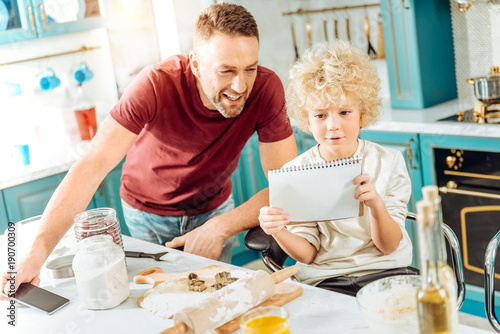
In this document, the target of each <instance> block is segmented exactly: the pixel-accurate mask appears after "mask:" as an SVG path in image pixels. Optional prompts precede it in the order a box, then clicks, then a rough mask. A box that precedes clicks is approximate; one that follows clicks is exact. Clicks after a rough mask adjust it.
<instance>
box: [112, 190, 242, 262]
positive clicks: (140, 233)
mask: <svg viewBox="0 0 500 334" xmlns="http://www.w3.org/2000/svg"><path fill="white" fill-rule="evenodd" d="M122 207H123V215H124V217H125V223H126V224H127V226H128V229H129V231H130V234H131V235H132V236H133V237H134V238H137V239H142V240H145V241H149V242H153V243H158V244H160V245H164V244H165V243H166V242H168V241H172V239H174V238H175V237H179V236H181V235H184V234H186V233H188V232H190V231H192V230H194V229H195V228H197V227H199V226H201V225H203V224H204V223H205V222H206V221H207V220H210V219H211V218H213V217H216V216H219V215H221V214H223V213H225V212H228V211H230V210H232V209H234V199H233V195H230V196H229V198H228V199H227V200H226V201H225V202H224V203H222V204H221V205H220V206H219V207H218V208H217V209H214V210H212V211H210V212H207V213H204V214H201V215H197V216H161V215H156V214H154V213H148V212H144V211H141V210H138V209H135V208H133V207H131V206H130V205H128V204H127V203H125V201H123V200H122ZM234 240H235V237H231V238H229V239H227V240H226V242H225V243H224V247H223V249H222V253H221V256H220V257H219V261H223V262H226V263H231V247H232V246H233V243H234Z"/></svg>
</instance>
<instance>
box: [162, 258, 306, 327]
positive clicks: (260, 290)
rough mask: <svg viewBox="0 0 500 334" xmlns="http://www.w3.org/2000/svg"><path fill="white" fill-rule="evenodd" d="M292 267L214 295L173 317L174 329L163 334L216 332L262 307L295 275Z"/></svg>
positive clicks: (256, 276)
mask: <svg viewBox="0 0 500 334" xmlns="http://www.w3.org/2000/svg"><path fill="white" fill-rule="evenodd" d="M297 271H298V268H297V266H291V267H288V268H285V269H283V270H280V271H278V272H275V273H273V274H271V275H269V274H268V273H266V272H265V271H262V270H258V271H256V272H254V273H252V274H251V275H250V276H248V277H243V278H240V279H239V280H237V281H236V282H234V283H231V284H229V285H228V286H226V287H224V288H223V289H220V290H218V291H216V292H214V293H213V294H212V295H211V296H210V297H208V298H206V299H204V300H202V301H201V302H200V303H199V304H198V305H193V306H189V307H186V308H184V309H182V310H180V311H179V312H177V313H176V314H175V315H174V322H175V325H174V326H173V327H171V328H168V329H166V330H164V331H163V332H161V333H160V334H184V333H187V334H202V333H205V332H206V331H207V330H211V329H214V328H217V327H219V326H221V325H223V324H225V323H226V322H228V321H231V320H233V319H234V318H236V317H238V316H240V315H242V314H243V313H245V312H246V311H248V310H249V309H251V308H252V307H254V306H257V305H259V304H260V303H262V302H264V301H265V300H266V299H268V298H269V297H271V296H272V295H273V293H274V285H275V284H278V283H280V282H282V281H284V280H285V279H287V278H288V277H290V276H292V275H294V274H296V273H297Z"/></svg>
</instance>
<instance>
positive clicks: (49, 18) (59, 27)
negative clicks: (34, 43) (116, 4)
mask: <svg viewBox="0 0 500 334" xmlns="http://www.w3.org/2000/svg"><path fill="white" fill-rule="evenodd" d="M0 2H2V3H3V4H4V6H2V4H0V6H2V7H5V8H6V9H7V12H8V17H9V21H8V25H7V26H6V27H5V28H3V27H0V45H2V44H8V43H14V42H21V41H27V40H31V39H35V38H41V37H47V36H54V35H60V34H66V33H72V32H78V31H84V30H89V29H94V28H97V27H102V26H104V25H105V18H104V15H103V14H104V13H105V12H106V11H107V8H106V6H108V7H109V4H106V3H107V2H106V1H102V0H73V1H66V2H65V3H64V4H62V3H61V4H59V3H58V2H57V1H56V2H54V1H51V3H50V4H48V5H46V4H45V1H44V0H0ZM0 15H1V10H0ZM0 21H2V20H0Z"/></svg>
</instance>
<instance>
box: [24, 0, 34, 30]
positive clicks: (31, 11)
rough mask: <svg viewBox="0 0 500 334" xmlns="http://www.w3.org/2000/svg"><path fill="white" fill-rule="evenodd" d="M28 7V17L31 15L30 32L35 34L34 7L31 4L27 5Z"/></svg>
mask: <svg viewBox="0 0 500 334" xmlns="http://www.w3.org/2000/svg"><path fill="white" fill-rule="evenodd" d="M26 9H27V10H28V17H29V20H30V25H31V32H30V34H32V35H34V34H35V16H34V15H33V9H32V8H31V6H30V5H27V6H26Z"/></svg>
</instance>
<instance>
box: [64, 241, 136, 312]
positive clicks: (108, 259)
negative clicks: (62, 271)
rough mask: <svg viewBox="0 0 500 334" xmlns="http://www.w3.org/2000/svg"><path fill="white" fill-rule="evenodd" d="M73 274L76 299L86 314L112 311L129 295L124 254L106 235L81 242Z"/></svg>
mask: <svg viewBox="0 0 500 334" xmlns="http://www.w3.org/2000/svg"><path fill="white" fill-rule="evenodd" d="M73 271H74V273H75V279H76V286H77V288H78V295H79V296H80V299H81V300H82V301H83V302H84V303H85V305H86V306H87V308H88V309H89V310H105V309H109V308H112V307H115V306H117V305H119V304H121V303H122V302H123V301H124V300H125V299H127V298H128V296H129V294H130V287H129V281H128V273H127V266H126V264H125V253H124V251H123V249H121V248H120V247H119V246H118V245H116V244H115V243H114V242H113V240H112V238H111V236H109V235H93V236H89V237H87V238H85V239H82V240H80V241H79V242H78V251H77V253H76V255H75V258H74V259H73Z"/></svg>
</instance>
